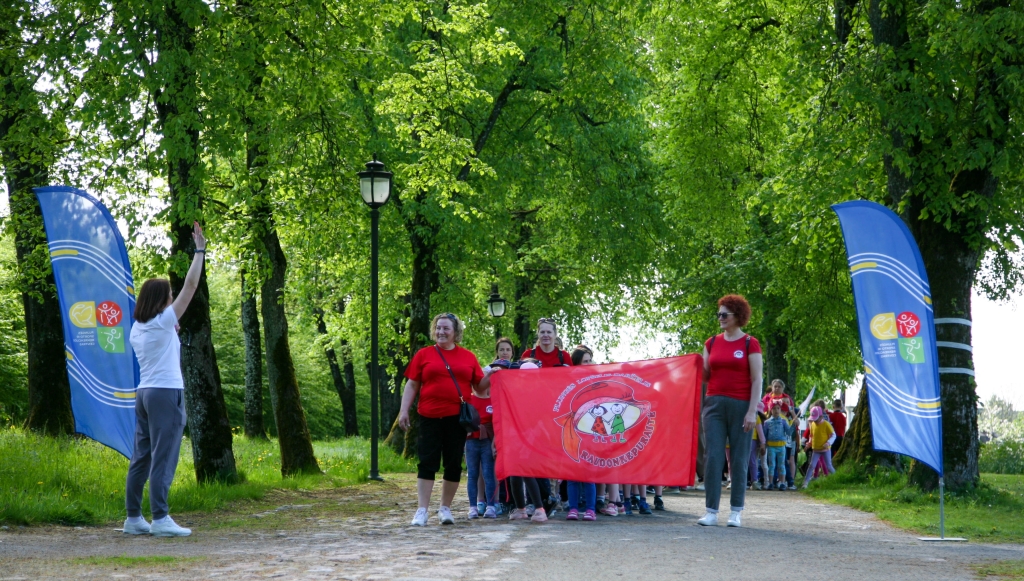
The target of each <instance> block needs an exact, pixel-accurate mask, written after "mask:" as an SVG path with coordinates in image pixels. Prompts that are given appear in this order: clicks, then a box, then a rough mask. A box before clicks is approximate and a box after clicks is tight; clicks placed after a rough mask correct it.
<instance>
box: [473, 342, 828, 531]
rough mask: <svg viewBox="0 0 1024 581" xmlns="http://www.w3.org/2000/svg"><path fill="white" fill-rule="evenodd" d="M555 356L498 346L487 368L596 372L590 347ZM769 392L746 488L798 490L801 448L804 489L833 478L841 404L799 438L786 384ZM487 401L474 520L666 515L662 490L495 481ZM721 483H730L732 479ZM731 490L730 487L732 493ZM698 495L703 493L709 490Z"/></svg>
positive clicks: (478, 446) (477, 442)
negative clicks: (516, 356)
mask: <svg viewBox="0 0 1024 581" xmlns="http://www.w3.org/2000/svg"><path fill="white" fill-rule="evenodd" d="M540 327H543V325H540ZM552 327H553V325H552ZM545 330H546V329H545ZM555 348H556V349H555V350H554V351H552V352H542V351H540V350H538V349H536V348H534V349H532V350H528V351H526V352H525V353H524V354H523V358H522V359H520V360H519V361H512V357H513V353H514V351H513V346H512V342H511V340H509V339H506V338H502V339H499V340H498V342H497V345H496V355H497V358H496V359H495V361H494V362H492V363H491V364H490V366H488V367H490V368H502V369H536V368H539V367H542V366H544V365H545V363H548V364H549V366H562V365H568V362H567V361H566V359H570V360H571V364H572V365H574V366H577V365H590V364H592V359H593V352H592V351H591V350H590V349H589V348H588V347H586V346H584V345H579V346H577V347H576V348H575V349H573V352H572V353H571V354H569V353H566V352H565V351H562V348H561V345H560V344H557V343H556V345H555ZM536 355H540V356H541V357H537V356H536ZM556 355H557V359H556V358H555V356H556ZM542 359H548V360H549V361H546V362H545V361H543V360H542ZM485 373H490V369H486V368H485ZM771 388H772V389H771V392H770V393H768V394H767V395H766V396H764V398H763V399H762V401H761V402H760V403H759V404H758V418H757V425H756V428H755V429H754V430H753V434H752V436H751V437H752V439H753V440H754V441H755V445H754V446H752V447H751V455H750V466H749V469H748V471H747V473H748V481H747V483H746V486H747V487H748V488H754V489H758V490H761V489H763V490H796V488H797V487H796V483H795V477H796V473H797V465H796V461H797V458H798V456H799V451H800V449H801V444H802V445H803V447H804V448H806V450H807V454H806V455H807V460H806V461H805V462H804V464H803V465H802V466H801V472H803V473H804V475H805V476H804V483H803V486H804V487H805V488H806V487H807V485H808V484H809V483H810V481H811V479H812V478H814V477H815V476H817V475H819V474H826V475H827V474H831V473H832V472H834V469H833V467H832V453H833V451H834V450H838V447H839V444H840V443H841V442H842V436H843V434H844V433H845V429H846V416H845V410H843V407H842V402H841V401H840V400H835V402H834V405H833V411H832V412H827V411H826V410H825V402H824V401H823V400H818V401H816V402H814V404H813V406H812V407H811V410H810V414H809V416H808V421H807V422H806V426H805V428H804V430H803V431H802V432H801V429H800V426H801V421H800V417H799V412H800V410H798V409H797V408H796V407H795V406H794V405H793V400H792V399H791V398H790V397H789V396H788V395H786V394H785V384H784V383H783V382H782V381H781V380H778V379H776V380H774V381H772V384H771ZM489 396H490V394H489V393H485V394H483V395H482V396H481V395H478V394H476V393H474V394H473V395H472V398H471V400H470V403H471V404H472V405H473V406H474V407H475V408H476V409H477V412H478V413H479V414H480V421H481V424H480V430H479V431H477V432H473V433H471V434H469V436H468V438H467V441H466V466H467V469H468V474H467V477H468V486H467V489H468V490H467V491H468V493H469V501H470V509H469V518H470V519H476V518H481V517H482V518H497V517H498V516H502V515H505V514H507V515H508V518H509V519H510V520H523V519H530V520H531V521H533V522H544V521H546V520H547V519H548V518H549V517H551V516H553V515H555V514H556V513H558V512H559V511H564V512H565V518H566V520H585V521H594V520H597V515H598V513H600V514H603V515H607V516H617V515H620V514H625V515H631V514H633V513H634V512H635V513H639V514H642V515H649V514H652V511H654V510H665V503H664V501H663V499H662V494H663V491H664V487H661V486H646V485H638V484H621V485H620V484H594V483H587V482H573V481H559V480H551V479H547V478H529V477H518V476H512V477H509V478H506V479H504V480H502V481H500V482H498V481H497V479H496V477H495V474H494V459H495V455H496V449H495V446H494V431H493V429H492V427H491V420H492V413H493V408H492V406H491V403H490V397H489ZM726 457H727V458H728V454H727V455H726ZM698 476H701V475H698ZM723 477H725V478H728V474H725V475H723ZM700 480H702V479H700ZM731 486H732V482H731V481H730V483H729V484H728V487H731ZM696 488H697V489H698V490H701V489H703V483H699V484H698V485H697V487H696ZM649 494H653V495H654V502H653V506H652V504H649V503H648V502H647V498H648V495H649Z"/></svg>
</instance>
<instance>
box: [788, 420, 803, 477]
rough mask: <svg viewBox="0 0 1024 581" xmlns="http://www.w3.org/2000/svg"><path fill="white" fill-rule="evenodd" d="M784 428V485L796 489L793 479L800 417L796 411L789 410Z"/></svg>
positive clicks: (798, 447) (798, 443) (798, 442)
mask: <svg viewBox="0 0 1024 581" xmlns="http://www.w3.org/2000/svg"><path fill="white" fill-rule="evenodd" d="M787 422H788V423H789V427H788V428H787V429H786V485H787V486H788V487H789V490H796V484H794V481H793V479H794V478H796V451H797V450H799V449H800V418H798V417H797V415H796V411H795V410H791V411H790V417H789V419H788V420H787Z"/></svg>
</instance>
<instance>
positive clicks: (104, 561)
mask: <svg viewBox="0 0 1024 581" xmlns="http://www.w3.org/2000/svg"><path fill="white" fill-rule="evenodd" d="M202 559H205V557H177V556H173V557H172V556H168V555H147V556H142V557H129V556H128V555H119V556H116V557H84V558H82V559H72V560H71V562H72V563H74V564H76V565H91V566H110V567H139V566H142V565H148V566H151V565H179V564H182V563H190V562H195V561H200V560H202Z"/></svg>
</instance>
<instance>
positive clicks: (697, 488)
mask: <svg viewBox="0 0 1024 581" xmlns="http://www.w3.org/2000/svg"><path fill="white" fill-rule="evenodd" d="M693 489H694V490H701V491H703V490H704V483H703V482H700V483H698V484H697V486H694V487H693Z"/></svg>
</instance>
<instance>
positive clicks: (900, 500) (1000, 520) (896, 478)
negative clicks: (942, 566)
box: [808, 466, 1024, 578]
mask: <svg viewBox="0 0 1024 581" xmlns="http://www.w3.org/2000/svg"><path fill="white" fill-rule="evenodd" d="M808 493H809V494H810V495H811V496H812V497H814V498H817V499H820V500H824V501H827V502H834V503H836V504H843V505H846V506H850V507H853V508H856V509H858V510H863V511H866V512H872V513H874V514H875V515H876V516H878V518H880V519H882V520H884V521H885V522H887V523H890V524H892V525H894V526H896V527H899V528H901V529H906V530H910V531H914V532H915V533H918V534H921V535H923V536H938V535H939V496H938V493H937V492H934V493H924V492H921V491H920V490H918V489H917V488H915V487H913V486H908V485H907V478H906V475H905V474H899V473H896V472H882V473H879V474H876V475H873V476H867V475H864V474H862V473H860V472H859V471H857V470H854V469H851V468H850V467H848V466H844V467H842V468H841V469H839V471H838V472H836V473H835V474H834V475H832V476H830V477H828V478H821V479H819V480H816V481H814V482H813V483H812V484H811V487H810V488H809V489H808ZM1022 514H1024V477H1022V476H1020V475H1012V474H982V475H981V485H980V486H979V487H978V488H977V489H976V490H974V491H973V492H970V493H960V494H954V493H951V492H947V493H946V536H947V537H966V538H967V539H968V540H969V541H980V542H989V543H1021V542H1024V518H1022V517H1021V515H1022ZM1011 578H1014V577H1011Z"/></svg>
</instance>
